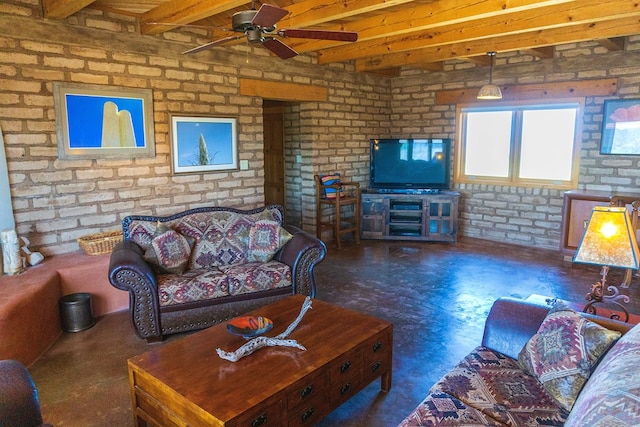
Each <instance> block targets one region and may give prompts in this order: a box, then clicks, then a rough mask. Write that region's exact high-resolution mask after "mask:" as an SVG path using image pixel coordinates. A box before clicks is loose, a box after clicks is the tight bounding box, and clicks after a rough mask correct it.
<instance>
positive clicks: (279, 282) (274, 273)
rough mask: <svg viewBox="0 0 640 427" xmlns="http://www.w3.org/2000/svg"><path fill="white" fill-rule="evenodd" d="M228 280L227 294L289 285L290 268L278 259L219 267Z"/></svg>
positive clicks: (238, 293)
mask: <svg viewBox="0 0 640 427" xmlns="http://www.w3.org/2000/svg"><path fill="white" fill-rule="evenodd" d="M220 269H221V270H222V271H223V272H225V273H226V274H227V276H228V280H229V295H240V294H247V293H250V292H257V291H265V290H268V289H276V288H283V287H285V286H291V284H292V281H291V268H290V267H289V266H288V265H286V264H283V263H281V262H278V261H268V262H250V263H247V264H241V265H232V266H227V267H220Z"/></svg>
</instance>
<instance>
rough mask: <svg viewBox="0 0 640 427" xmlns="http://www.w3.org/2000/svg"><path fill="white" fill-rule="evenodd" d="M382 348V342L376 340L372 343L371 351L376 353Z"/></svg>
mask: <svg viewBox="0 0 640 427" xmlns="http://www.w3.org/2000/svg"><path fill="white" fill-rule="evenodd" d="M381 348H382V342H380V341H378V342H377V343H375V344H374V345H373V352H374V353H377V352H378V351H379V350H380V349H381Z"/></svg>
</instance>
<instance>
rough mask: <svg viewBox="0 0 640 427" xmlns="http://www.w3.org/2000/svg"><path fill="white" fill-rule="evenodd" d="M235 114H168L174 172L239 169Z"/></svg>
mask: <svg viewBox="0 0 640 427" xmlns="http://www.w3.org/2000/svg"><path fill="white" fill-rule="evenodd" d="M237 126H238V124H237V119H236V118H235V117H209V116H179V115H172V116H171V169H172V171H173V174H185V173H203V172H214V171H226V170H238V137H237V135H238V130H237Z"/></svg>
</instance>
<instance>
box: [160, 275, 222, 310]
mask: <svg viewBox="0 0 640 427" xmlns="http://www.w3.org/2000/svg"><path fill="white" fill-rule="evenodd" d="M157 281H158V296H159V298H160V305H161V306H169V305H174V304H183V303H187V302H195V301H202V300H207V299H213V298H218V297H223V296H227V295H229V284H228V282H227V276H226V275H225V274H223V273H222V272H221V271H220V270H218V269H210V270H188V271H186V272H185V273H184V274H183V275H182V276H174V275H170V274H159V275H158V277H157Z"/></svg>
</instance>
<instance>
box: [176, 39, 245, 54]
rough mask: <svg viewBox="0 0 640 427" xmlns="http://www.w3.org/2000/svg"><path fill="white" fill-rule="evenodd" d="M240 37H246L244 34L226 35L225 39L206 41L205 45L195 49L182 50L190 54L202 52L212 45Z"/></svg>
mask: <svg viewBox="0 0 640 427" xmlns="http://www.w3.org/2000/svg"><path fill="white" fill-rule="evenodd" d="M240 37H244V35H237V36H229V37H225V38H223V39H219V40H214V41H212V42H209V43H205V44H203V45H200V46H197V47H194V48H193V49H189V50H185V51H184V52H182V53H183V54H189V53H196V52H200V51H201V50H205V49H209V48H211V47H214V46H218V45H221V44H225V43H226V42H229V41H231V40H238V39H239V38H240Z"/></svg>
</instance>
